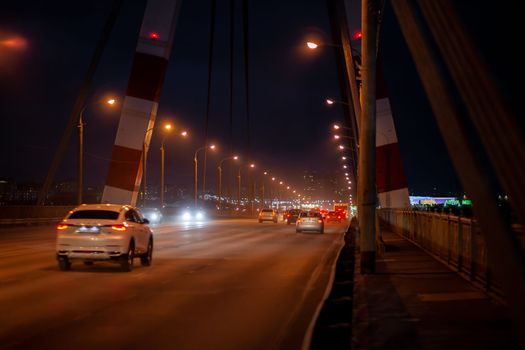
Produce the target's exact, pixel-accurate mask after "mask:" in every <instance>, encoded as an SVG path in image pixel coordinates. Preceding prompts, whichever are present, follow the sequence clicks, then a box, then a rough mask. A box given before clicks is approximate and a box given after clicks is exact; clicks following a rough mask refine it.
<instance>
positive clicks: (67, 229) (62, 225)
mask: <svg viewBox="0 0 525 350" xmlns="http://www.w3.org/2000/svg"><path fill="white" fill-rule="evenodd" d="M148 224H149V221H148V220H147V219H144V218H143V217H142V214H141V213H140V211H139V210H138V209H137V208H134V207H132V206H129V205H118V204H83V205H80V206H78V207H77V208H75V209H73V210H72V211H70V212H69V213H68V214H67V215H66V217H65V218H64V219H63V220H62V221H61V222H59V223H58V224H57V226H56V231H57V241H56V253H57V259H58V266H59V268H60V269H61V270H69V269H70V268H71V261H72V260H81V261H84V263H85V264H86V265H91V264H93V262H94V261H96V260H108V261H115V262H118V263H119V264H120V266H121V267H122V269H123V270H124V271H131V269H132V268H133V259H134V258H135V257H136V256H140V262H141V264H142V265H143V266H149V265H151V261H152V257H153V233H152V231H151V229H150V228H149V226H148Z"/></svg>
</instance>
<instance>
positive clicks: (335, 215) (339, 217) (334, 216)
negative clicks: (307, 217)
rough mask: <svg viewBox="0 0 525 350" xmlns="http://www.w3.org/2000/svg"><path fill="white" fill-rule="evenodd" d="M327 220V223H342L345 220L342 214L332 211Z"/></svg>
mask: <svg viewBox="0 0 525 350" xmlns="http://www.w3.org/2000/svg"><path fill="white" fill-rule="evenodd" d="M325 219H326V222H331V221H337V222H339V223H340V222H341V220H343V214H341V213H340V212H336V211H330V212H328V214H327V215H326V217H325Z"/></svg>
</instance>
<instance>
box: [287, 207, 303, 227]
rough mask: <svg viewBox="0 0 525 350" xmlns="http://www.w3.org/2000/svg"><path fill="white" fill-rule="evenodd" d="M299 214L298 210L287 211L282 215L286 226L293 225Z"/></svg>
mask: <svg viewBox="0 0 525 350" xmlns="http://www.w3.org/2000/svg"><path fill="white" fill-rule="evenodd" d="M300 213H301V210H299V209H289V210H287V211H286V212H285V213H284V221H286V224H287V225H290V224H291V223H295V222H296V221H297V218H298V217H299V214H300Z"/></svg>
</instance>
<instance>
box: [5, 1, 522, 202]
mask: <svg viewBox="0 0 525 350" xmlns="http://www.w3.org/2000/svg"><path fill="white" fill-rule="evenodd" d="M355 3H356V6H355V7H356V9H355V10H356V11H355V13H354V14H353V16H352V18H350V27H351V28H355V29H356V30H357V29H359V28H360V22H359V21H360V19H359V17H360V14H359V2H358V1H356V2H355ZM217 4H218V7H217V22H216V30H215V46H214V50H215V51H214V62H213V78H212V79H213V85H212V100H211V114H210V126H209V130H210V140H212V141H216V142H217V144H218V145H219V146H220V149H221V151H222V152H221V153H222V154H221V155H216V156H210V158H209V159H210V160H209V162H210V163H209V164H210V166H209V167H210V168H211V169H212V170H210V173H209V176H213V180H210V181H212V183H213V185H214V184H215V176H214V174H215V173H214V169H215V167H216V163H217V161H218V159H219V158H221V157H223V156H225V155H226V154H227V152H228V148H229V142H230V140H229V128H228V123H229V114H228V113H229V112H228V111H229V109H228V108H229V104H228V103H229V82H228V77H229V46H228V45H229V42H228V38H229V27H228V26H229V18H228V16H229V2H228V1H223V0H218V1H217ZM144 6H145V1H138V0H125V1H124V5H123V8H122V10H121V13H120V15H119V18H118V21H117V24H116V26H115V28H114V31H113V33H112V36H111V40H110V42H109V45H108V47H107V48H106V51H105V53H104V56H103V59H102V62H101V64H100V66H99V69H98V71H97V75H96V78H95V81H94V84H93V87H92V92H91V94H90V100H92V101H93V100H98V99H100V98H103V97H105V96H108V95H111V94H114V95H116V96H117V97H120V98H122V96H124V93H125V89H126V86H127V79H128V76H129V71H130V67H131V59H132V57H133V53H134V50H135V45H136V40H137V34H138V30H139V28H140V24H141V19H142V14H143V9H144ZM250 6H251V8H250V37H249V40H250V44H249V45H250V52H249V54H250V62H249V69H250V75H251V76H250V79H251V81H250V98H251V130H250V142H251V150H252V155H253V157H252V158H253V160H254V161H255V162H256V163H257V164H258V165H259V166H260V167H264V169H268V170H269V171H271V172H272V173H276V174H278V175H279V176H281V177H284V178H286V179H287V180H288V181H289V182H291V183H296V184H299V182H300V177H301V174H302V171H303V170H306V169H310V170H317V171H320V172H325V171H339V169H340V163H339V161H338V160H337V159H338V158H337V152H336V151H335V144H334V143H333V142H332V141H331V139H330V137H331V135H330V125H331V123H332V122H334V121H337V120H341V119H342V113H341V110H340V109H339V108H327V107H326V106H325V105H324V103H323V101H324V99H325V97H326V96H333V97H335V98H339V90H338V82H337V72H336V65H335V60H334V56H333V51H332V50H331V49H327V48H325V49H323V50H319V51H317V52H315V53H312V52H307V51H306V50H305V49H304V40H305V38H306V37H307V36H308V35H310V34H312V33H315V34H316V35H318V36H320V37H323V38H325V39H326V41H330V40H329V38H330V32H329V22H328V15H327V11H326V5H325V1H323V0H316V1H286V2H285V1H278V0H271V1H252V2H251V5H250ZM109 7H110V2H109V1H105V0H104V1H103V0H99V1H82V0H79V1H75V2H71V1H68V2H66V1H52V2H49V1H18V2H10V3H9V4H3V5H2V12H1V13H0V40H3V39H5V38H10V37H13V36H17V37H21V38H23V39H24V40H25V41H26V45H25V48H24V47H22V48H18V49H13V50H9V51H5V50H4V49H3V48H2V50H4V52H2V51H0V88H1V94H0V106H1V110H0V116H1V122H2V124H1V125H2V126H1V128H0V133H1V134H0V138H1V149H2V151H1V155H0V177H3V178H12V179H16V180H20V181H42V180H43V179H44V178H45V174H46V172H47V170H48V167H49V165H50V162H51V159H52V155H53V152H54V151H55V149H56V146H57V144H58V141H59V139H60V137H61V135H62V132H63V130H64V128H65V125H66V122H67V120H68V118H69V114H70V113H71V110H72V105H73V103H74V101H75V98H76V95H77V94H78V90H79V86H80V83H81V81H82V79H83V77H84V74H85V72H86V70H87V66H88V64H89V60H90V58H91V55H92V53H93V51H94V48H95V45H96V42H97V39H98V37H99V34H100V31H101V29H102V26H103V24H104V21H105V19H106V16H107V14H108V11H109ZM483 11H484V12H483ZM489 11H490V9H489V8H483V6H481V10H480V14H479V16H477V17H476V18H477V19H478V20H477V21H474V22H475V23H474V24H473V28H478V27H479V24H480V23H481V20H482V19H484V17H483V16H485V17H486V16H488V13H489ZM501 15H503V14H501ZM209 20H210V6H209V1H204V0H198V1H183V3H182V8H181V12H180V16H179V22H178V25H177V28H176V33H175V40H174V43H173V51H172V55H171V59H170V63H169V67H168V72H167V76H166V80H165V85H164V88H163V93H162V98H161V102H160V109H159V113H158V119H157V121H159V122H160V121H162V120H171V121H173V122H174V123H175V125H177V126H180V127H184V128H188V130H189V132H190V133H191V137H190V138H189V139H188V140H180V139H177V138H175V137H171V138H169V139H167V142H166V145H167V147H166V157H167V160H166V164H167V182H168V183H175V184H181V185H189V184H190V183H191V181H192V176H193V175H192V174H193V173H192V158H193V152H194V151H195V149H196V148H197V147H199V146H201V145H202V144H203V142H204V140H203V135H204V117H205V111H206V92H207V69H208V64H207V61H208V32H209ZM241 24H242V22H241V17H240V1H237V2H236V18H235V25H236V32H235V37H236V40H235V46H236V50H235V58H234V59H235V79H234V86H235V95H234V100H235V106H234V125H235V128H234V140H233V144H234V149H235V150H236V152H240V153H241V154H246V152H247V149H246V142H247V139H246V137H247V136H246V135H247V133H246V124H245V118H246V116H245V112H244V111H245V104H244V103H245V100H244V93H245V91H244V62H243V61H242V54H243V51H242V30H241ZM476 25H477V26H478V27H476ZM382 29H383V34H382V41H383V42H384V43H385V44H384V47H383V48H382V50H383V56H384V57H383V62H384V66H385V76H386V79H387V87H388V88H389V90H390V95H391V98H392V101H391V104H392V107H393V109H394V119H395V123H396V125H397V129H398V138H399V142H400V146H401V149H402V156H403V160H404V163H405V169H406V173H407V177H408V181H409V187H410V190H411V192H416V193H420V194H425V193H429V192H431V191H432V189H433V188H434V187H436V188H437V192H440V193H443V194H445V193H446V192H448V191H450V190H456V189H457V188H458V184H457V181H456V179H455V176H454V174H453V169H452V167H451V165H450V163H449V161H448V156H447V154H446V150H445V148H444V146H443V144H442V142H441V141H440V137H439V132H438V130H437V128H436V126H435V122H434V120H433V117H432V113H431V110H430V108H429V106H428V104H427V102H426V97H425V95H424V92H423V90H422V88H421V86H420V85H419V80H418V78H417V75H416V74H415V72H414V68H413V64H412V62H411V60H410V55H409V54H408V52H407V49H406V47H405V45H404V44H403V40H402V37H401V34H400V32H399V29H398V28H397V23H396V20H395V19H394V17H393V14H392V13H391V9H389V8H388V7H387V9H386V13H385V19H384V23H383V28H382ZM482 31H483V30H482ZM475 34H476V35H478V34H480V35H486V33H484V32H482V33H475ZM489 36H490V33H489ZM489 52H490V51H489ZM489 55H490V54H489ZM505 79H507V80H508V79H511V80H512V77H506V78H505V77H504V78H503V80H504V81H505ZM512 98H513V96H510V99H512ZM118 117H119V110H118V108H115V109H113V110H110V109H108V108H105V107H102V106H97V105H95V106H90V107H88V108H87V109H86V113H85V121H86V123H87V126H86V129H85V151H86V158H85V162H86V165H85V169H86V182H87V183H89V184H103V183H104V180H105V176H106V173H107V167H108V158H109V157H110V154H111V146H112V144H113V141H114V137H115V133H116V129H117V125H118ZM160 139H161V136H160V135H159V134H156V135H154V137H153V140H152V147H151V150H150V155H149V171H150V172H149V178H150V181H151V182H157V180H156V179H158V176H159V175H158V174H159V171H158V170H159V169H158V168H159V165H158V164H159V151H158V149H159V143H160ZM75 150H76V143H75V140H74V137H73V140H72V142H71V146H70V149H69V152H68V154H67V156H66V159H65V160H64V161H63V164H62V166H61V170H60V172H59V174H58V176H57V180H61V179H67V178H74V177H75V169H76V155H75ZM261 171H262V169H261Z"/></svg>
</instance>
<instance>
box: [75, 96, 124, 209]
mask: <svg viewBox="0 0 525 350" xmlns="http://www.w3.org/2000/svg"><path fill="white" fill-rule="evenodd" d="M115 102H116V100H115V99H114V98H111V99H108V100H101V101H94V102H92V103H88V104H86V105H85V106H84V107H83V108H82V109H81V110H80V114H79V116H78V183H77V185H78V191H77V202H78V204H82V196H83V188H84V125H85V124H84V111H85V110H86V108H87V107H88V106H89V105H92V104H98V103H107V104H108V105H110V106H113V105H114V104H115Z"/></svg>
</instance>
